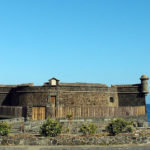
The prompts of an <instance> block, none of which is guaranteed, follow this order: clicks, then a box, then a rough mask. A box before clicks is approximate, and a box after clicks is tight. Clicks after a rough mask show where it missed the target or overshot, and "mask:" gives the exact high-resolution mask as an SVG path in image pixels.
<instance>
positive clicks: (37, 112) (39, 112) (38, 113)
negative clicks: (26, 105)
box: [32, 107, 45, 120]
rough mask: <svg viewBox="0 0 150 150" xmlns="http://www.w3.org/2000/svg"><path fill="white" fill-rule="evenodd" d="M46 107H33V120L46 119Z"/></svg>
mask: <svg viewBox="0 0 150 150" xmlns="http://www.w3.org/2000/svg"><path fill="white" fill-rule="evenodd" d="M44 119H45V107H32V120H44Z"/></svg>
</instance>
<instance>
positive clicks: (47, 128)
mask: <svg viewBox="0 0 150 150" xmlns="http://www.w3.org/2000/svg"><path fill="white" fill-rule="evenodd" d="M61 131H62V124H61V123H60V122H58V121H55V120H51V119H50V118H48V119H47V121H46V122H44V123H43V125H42V126H41V127H40V134H41V135H44V136H51V137H54V136H57V135H59V134H60V133H61Z"/></svg>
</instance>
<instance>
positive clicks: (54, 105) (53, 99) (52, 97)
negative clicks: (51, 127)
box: [50, 96, 56, 118]
mask: <svg viewBox="0 0 150 150" xmlns="http://www.w3.org/2000/svg"><path fill="white" fill-rule="evenodd" d="M50 100H51V108H52V118H55V107H56V96H51V99H50Z"/></svg>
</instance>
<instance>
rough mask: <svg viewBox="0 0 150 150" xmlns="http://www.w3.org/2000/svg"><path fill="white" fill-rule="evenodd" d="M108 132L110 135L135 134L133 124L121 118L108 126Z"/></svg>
mask: <svg viewBox="0 0 150 150" xmlns="http://www.w3.org/2000/svg"><path fill="white" fill-rule="evenodd" d="M106 131H107V132H109V134H110V135H113V136H115V135H117V134H119V133H132V132H133V122H132V121H126V120H124V119H121V118H117V119H114V120H112V121H111V122H110V123H109V124H108V125H107V126H106Z"/></svg>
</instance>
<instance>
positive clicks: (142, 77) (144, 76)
mask: <svg viewBox="0 0 150 150" xmlns="http://www.w3.org/2000/svg"><path fill="white" fill-rule="evenodd" d="M140 79H149V78H148V76H147V75H145V74H144V75H142V76H141V78H140Z"/></svg>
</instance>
